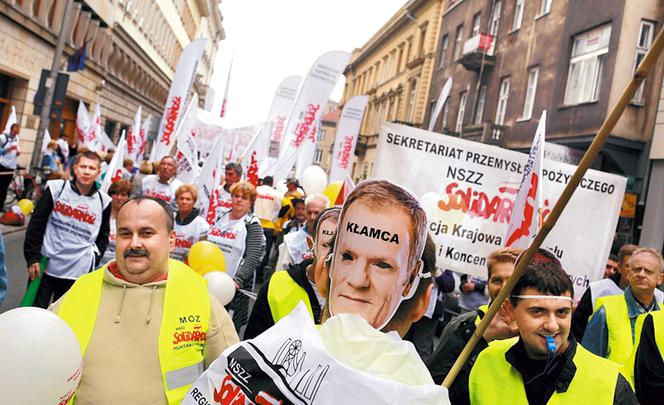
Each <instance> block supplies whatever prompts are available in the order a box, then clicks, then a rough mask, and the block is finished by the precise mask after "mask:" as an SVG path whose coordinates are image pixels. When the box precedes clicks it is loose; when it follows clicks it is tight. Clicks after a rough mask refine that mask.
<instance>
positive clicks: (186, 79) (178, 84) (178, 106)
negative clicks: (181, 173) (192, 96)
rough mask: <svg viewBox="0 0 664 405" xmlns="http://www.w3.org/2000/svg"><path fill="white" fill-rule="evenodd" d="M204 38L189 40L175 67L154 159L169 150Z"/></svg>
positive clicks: (201, 51) (203, 49)
mask: <svg viewBox="0 0 664 405" xmlns="http://www.w3.org/2000/svg"><path fill="white" fill-rule="evenodd" d="M206 41H207V40H206V39H196V40H194V41H191V42H190V43H189V45H187V47H186V48H184V51H182V54H180V60H179V61H178V65H177V67H176V68H175V75H174V76H173V82H172V83H171V88H170V90H169V91H168V98H167V99H166V107H165V109H164V114H163V115H162V118H161V124H160V126H159V132H158V133H157V140H156V142H155V144H154V146H153V148H154V149H155V150H154V157H155V159H161V158H162V157H164V156H165V155H167V154H168V153H169V152H170V151H171V147H172V146H173V141H174V138H175V130H176V129H177V126H178V122H179V121H180V116H181V115H182V111H183V110H184V108H185V106H186V104H187V95H188V93H189V89H190V88H191V85H192V83H193V81H194V76H195V74H196V67H197V66H198V61H199V59H200V58H201V56H203V51H205V43H206Z"/></svg>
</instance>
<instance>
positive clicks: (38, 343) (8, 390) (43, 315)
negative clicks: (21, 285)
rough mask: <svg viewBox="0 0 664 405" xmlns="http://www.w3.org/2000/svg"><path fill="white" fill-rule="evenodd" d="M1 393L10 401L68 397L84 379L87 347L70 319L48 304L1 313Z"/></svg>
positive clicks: (63, 399)
mask: <svg viewBox="0 0 664 405" xmlns="http://www.w3.org/2000/svg"><path fill="white" fill-rule="evenodd" d="M0 359H2V360H1V361H0V396H1V397H2V401H1V402H2V403H4V404H49V405H50V404H60V403H67V402H68V399H70V398H71V397H72V396H73V395H74V392H75V391H76V388H77V387H78V383H79V382H80V380H81V373H82V371H83V364H82V358H81V347H80V346H79V344H78V340H77V339H76V335H74V332H73V331H72V330H71V328H69V325H67V323H66V322H65V321H63V320H62V319H61V318H60V317H59V316H57V315H56V314H54V313H52V312H49V311H47V310H45V309H41V308H34V307H24V308H16V309H13V310H11V311H7V312H5V313H4V314H2V315H0Z"/></svg>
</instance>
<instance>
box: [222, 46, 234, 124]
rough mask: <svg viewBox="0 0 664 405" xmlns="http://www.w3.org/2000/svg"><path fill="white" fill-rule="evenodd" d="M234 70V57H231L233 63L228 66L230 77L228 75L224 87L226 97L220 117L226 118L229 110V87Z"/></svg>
mask: <svg viewBox="0 0 664 405" xmlns="http://www.w3.org/2000/svg"><path fill="white" fill-rule="evenodd" d="M232 70H233V59H231V64H230V66H229V67H228V77H226V87H224V98H223V100H221V111H220V112H219V117H220V118H226V113H227V112H228V89H229V87H230V83H231V71H232Z"/></svg>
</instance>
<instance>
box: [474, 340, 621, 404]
mask: <svg viewBox="0 0 664 405" xmlns="http://www.w3.org/2000/svg"><path fill="white" fill-rule="evenodd" d="M516 341H517V340H496V341H493V342H491V343H490V344H489V347H488V348H486V349H484V350H483V351H482V352H481V353H480V354H479V356H478V357H477V361H476V362H475V364H474V365H473V368H472V369H471V371H470V377H469V380H468V392H469V394H470V403H471V404H491V403H495V402H496V401H497V398H500V403H504V404H515V405H520V404H523V405H527V404H528V399H527V396H526V389H525V387H524V385H523V379H522V377H521V374H519V372H518V371H516V369H514V367H512V365H511V364H510V363H508V362H507V360H505V353H506V352H507V350H509V348H510V347H512V346H513V345H514V344H515V342H516ZM572 361H573V362H574V365H575V366H576V372H575V373H574V378H573V379H572V382H571V383H570V385H569V387H568V388H567V391H565V392H560V393H559V392H555V391H554V393H553V395H551V398H549V401H548V402H547V404H613V397H614V395H615V388H616V381H617V379H618V373H619V370H618V365H617V364H615V363H612V362H610V361H608V360H606V359H603V358H601V357H599V356H595V355H594V354H592V353H590V352H589V351H587V350H586V349H584V348H583V347H582V346H581V345H578V344H577V345H576V353H575V354H574V359H573V360H572ZM597 370H602V372H597Z"/></svg>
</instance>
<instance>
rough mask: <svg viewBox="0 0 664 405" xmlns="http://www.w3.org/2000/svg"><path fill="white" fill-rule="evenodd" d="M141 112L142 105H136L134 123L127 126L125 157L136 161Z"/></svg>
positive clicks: (139, 142) (139, 141) (139, 137)
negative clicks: (129, 126)
mask: <svg viewBox="0 0 664 405" xmlns="http://www.w3.org/2000/svg"><path fill="white" fill-rule="evenodd" d="M142 113H143V107H142V106H140V105H139V106H138V109H137V110H136V115H135V116H134V123H133V124H132V126H131V128H129V133H128V134H127V155H126V156H127V158H129V159H131V160H133V161H134V162H136V160H137V158H138V152H139V148H140V144H141V114H142Z"/></svg>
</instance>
